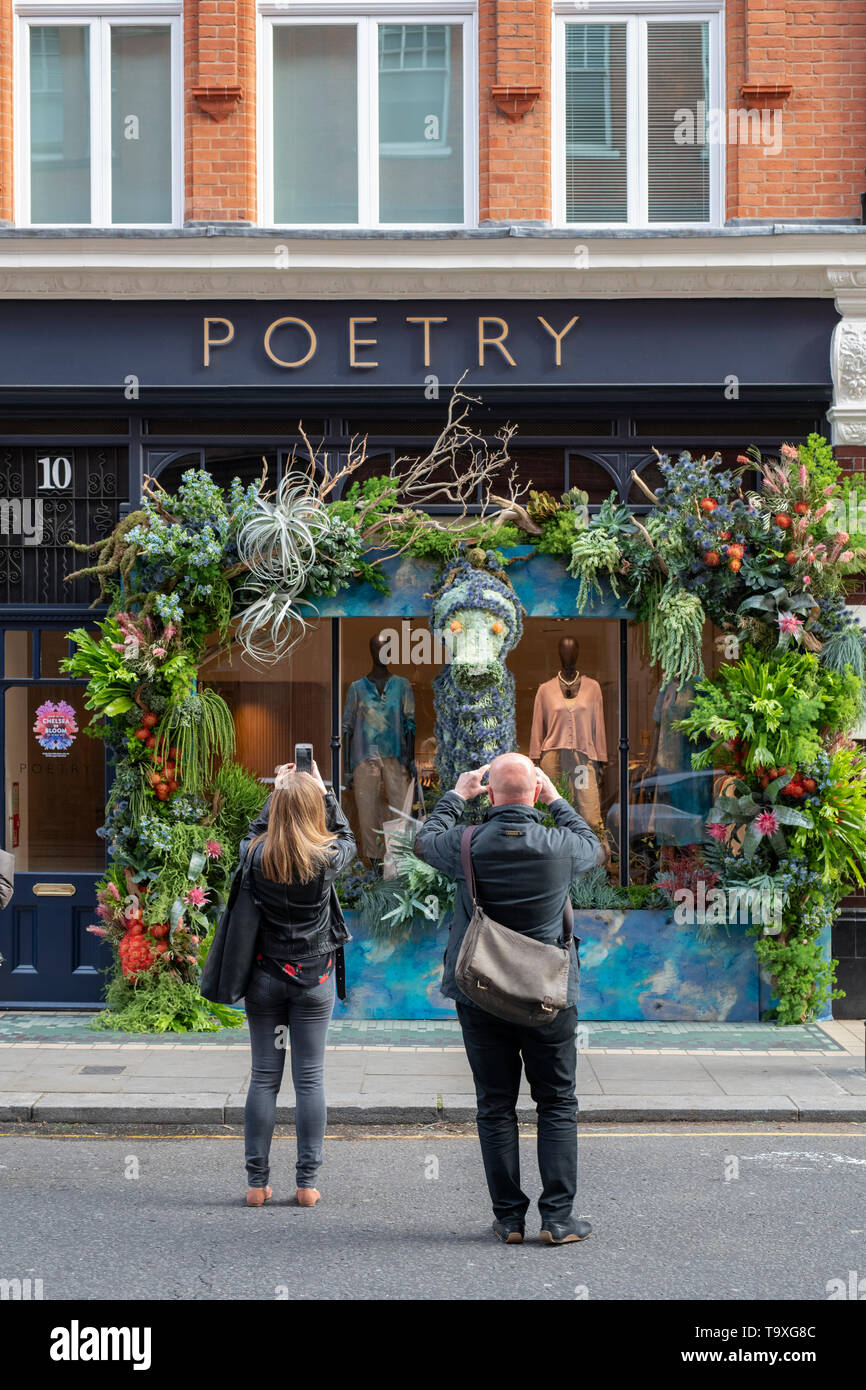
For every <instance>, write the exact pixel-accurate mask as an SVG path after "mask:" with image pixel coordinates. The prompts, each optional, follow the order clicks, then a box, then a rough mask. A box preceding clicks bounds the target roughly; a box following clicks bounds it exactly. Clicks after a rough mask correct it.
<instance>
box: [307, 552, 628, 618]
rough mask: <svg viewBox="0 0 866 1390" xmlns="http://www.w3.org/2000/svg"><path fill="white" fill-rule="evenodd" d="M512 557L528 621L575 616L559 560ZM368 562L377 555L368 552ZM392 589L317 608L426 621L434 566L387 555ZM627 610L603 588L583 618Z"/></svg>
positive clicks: (353, 592) (570, 583) (571, 589)
mask: <svg viewBox="0 0 866 1390" xmlns="http://www.w3.org/2000/svg"><path fill="white" fill-rule="evenodd" d="M380 554H381V552H380ZM503 554H504V555H507V556H513V557H514V561H515V562H514V564H512V565H510V566H509V567H508V577H509V579H510V580H511V582H512V584H513V585H514V588H515V590H516V591H517V595H518V597H519V599H520V602H521V603H522V604H523V607H524V608H525V609H526V612H527V614H528V616H529V617H531V618H536V617H545V618H547V617H555V618H574V617H575V616H576V614H577V592H578V589H579V587H580V586H579V583H578V581H577V580H576V579H573V578H572V576H571V575H570V574H569V573H568V572H567V570H566V568H565V565H564V564H563V563H562V561H561V560H557V559H555V558H554V557H553V556H552V555H537V554H535V552H534V551H533V549H532V547H531V546H528V545H525V546H515V547H514V549H511V550H506V551H503ZM371 558H374V559H375V558H376V553H375V552H371ZM378 568H380V569H381V570H382V571H383V573H384V574H385V575H386V577H387V579H388V582H389V584H390V586H391V593H390V594H389V595H386V594H380V593H378V592H377V590H376V589H374V588H372V587H371V585H369V584H366V583H365V584H353V586H352V588H351V589H343V590H342V591H341V592H340V593H339V594H337V595H336V596H335V597H334V598H318V599H316V600H315V604H316V608H317V610H318V612H319V614H320V616H321V617H323V618H344V617H345V618H361V617H367V618H426V617H428V616H429V613H430V594H431V593H432V592H433V589H434V587H435V585H436V573H437V571H436V565H435V564H434V563H433V562H432V561H428V560H415V559H413V558H412V556H410V555H396V556H390V557H389V558H387V559H385V560H383V562H382V564H381V565H380V566H379V567H378ZM631 616H632V615H631V613H630V611H629V610H628V609H627V608H626V607H625V606H624V605H623V604H622V603H620V601H619V600H618V599H617V598H616V597H615V595H614V594H613V592H612V590H610V589H609V588H607V587H605V591H604V597H603V598H601V599H597V600H596V601H595V602H594V603H592V604H590V605H589V606H588V607H587V608H586V609H585V611H584V612H583V613H582V614H581V617H584V618H629V617H631Z"/></svg>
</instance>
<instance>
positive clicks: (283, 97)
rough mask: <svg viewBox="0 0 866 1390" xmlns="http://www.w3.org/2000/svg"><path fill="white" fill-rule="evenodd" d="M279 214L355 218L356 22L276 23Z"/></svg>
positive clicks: (284, 218)
mask: <svg viewBox="0 0 866 1390" xmlns="http://www.w3.org/2000/svg"><path fill="white" fill-rule="evenodd" d="M273 35H274V218H275V220H276V221H277V222H301V223H305V224H308V223H316V222H357V220H358V76H357V67H358V64H357V57H356V44H357V40H356V30H355V28H354V26H349V25H345V26H344V25H336V24H310V25H304V24H275V25H274V28H273Z"/></svg>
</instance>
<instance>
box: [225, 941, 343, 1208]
mask: <svg viewBox="0 0 866 1390" xmlns="http://www.w3.org/2000/svg"><path fill="white" fill-rule="evenodd" d="M244 1005H245V1007H246V1011H247V1020H248V1022H249V1028H250V1043H251V1045H252V1054H253V1063H252V1072H251V1075H250V1088H249V1090H248V1091H247V1103H246V1108H245V1110H244V1147H245V1151H246V1152H245V1158H246V1165H247V1177H248V1179H249V1185H250V1187H267V1185H268V1176H269V1174H270V1152H271V1140H272V1139H273V1136H274V1122H275V1120H276V1114H277V1094H278V1092H279V1089H280V1083H281V1082H282V1079H283V1068H284V1066H285V1062H286V1047H287V1046H290V1047H291V1058H292V1085H293V1086H294V1088H295V1133H296V1135H297V1141H298V1161H297V1167H296V1170H295V1174H296V1185H297V1186H298V1187H314V1186H315V1179H316V1174H317V1172H318V1170H319V1168H320V1166H321V1162H322V1147H323V1144H324V1139H325V1119H326V1109H325V1042H326V1040H327V1037H328V1024H329V1023H330V1021H331V1014H332V1013H333V1010H334V976H333V975H331V976H329V978H328V979H327V980H326V981H325V982H324V984H321V985H314V986H313V987H312V988H309V989H302V988H301V987H300V986H299V985H296V984H294V983H293V981H292V980H291V979H289V977H288V976H287V977H286V979H285V981H283V980H278V979H276V978H275V977H274V976H272V975H270V974H268V973H267V971H265V970H263V969H262V968H261V967H260V966H258V965H256V966H253V974H252V978H251V980H250V983H249V988H248V990H247V994H246V998H245V1000H244Z"/></svg>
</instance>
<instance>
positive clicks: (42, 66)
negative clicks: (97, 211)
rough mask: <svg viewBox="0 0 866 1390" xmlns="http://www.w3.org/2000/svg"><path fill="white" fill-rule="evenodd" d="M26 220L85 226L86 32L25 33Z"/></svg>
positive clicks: (44, 29) (48, 29)
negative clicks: (27, 100)
mask: <svg viewBox="0 0 866 1390" xmlns="http://www.w3.org/2000/svg"><path fill="white" fill-rule="evenodd" d="M30 217H31V220H32V221H33V222H89V221H90V30H89V29H88V28H86V27H83V26H82V27H81V28H79V27H78V26H77V25H69V24H62V25H32V26H31V28H30Z"/></svg>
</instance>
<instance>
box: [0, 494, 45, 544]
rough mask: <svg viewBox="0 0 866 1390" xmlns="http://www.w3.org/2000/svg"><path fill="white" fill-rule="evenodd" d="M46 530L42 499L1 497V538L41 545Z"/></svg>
mask: <svg viewBox="0 0 866 1390" xmlns="http://www.w3.org/2000/svg"><path fill="white" fill-rule="evenodd" d="M44 530H45V528H44V525H43V503H42V499H41V498H40V497H24V498H21V497H0V536H9V537H10V538H11V539H18V540H20V541H21V543H22V545H41V544H42V536H43V534H44Z"/></svg>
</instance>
